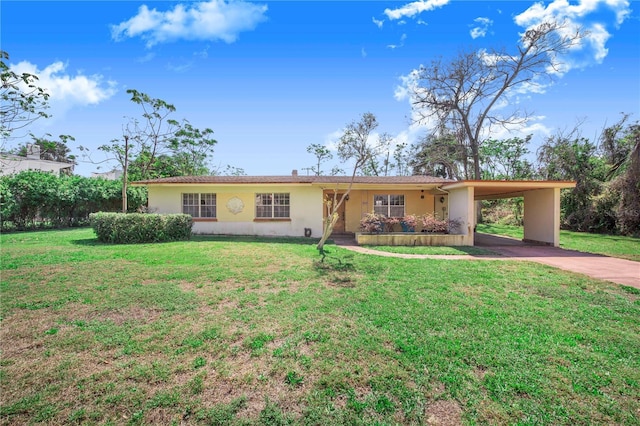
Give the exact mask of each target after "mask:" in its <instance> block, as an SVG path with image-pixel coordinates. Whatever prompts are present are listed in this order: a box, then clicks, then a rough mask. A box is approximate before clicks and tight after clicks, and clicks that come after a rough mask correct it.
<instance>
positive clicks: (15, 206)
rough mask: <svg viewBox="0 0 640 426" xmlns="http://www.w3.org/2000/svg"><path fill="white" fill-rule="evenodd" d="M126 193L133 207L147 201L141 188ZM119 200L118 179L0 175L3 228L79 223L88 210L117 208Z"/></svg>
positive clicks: (39, 173) (27, 172)
mask: <svg viewBox="0 0 640 426" xmlns="http://www.w3.org/2000/svg"><path fill="white" fill-rule="evenodd" d="M127 196H128V198H129V207H130V208H131V209H132V210H133V211H135V210H137V209H139V208H140V207H141V206H143V205H145V204H146V202H147V192H146V189H144V188H127ZM121 204H122V183H121V182H120V181H113V180H105V179H95V178H86V177H83V176H56V175H54V174H52V173H48V172H42V171H37V170H25V171H22V172H20V173H16V174H13V175H7V176H1V177H0V214H1V219H0V220H1V225H2V229H3V230H4V229H18V230H24V229H33V228H36V227H39V226H51V227H70V226H79V225H83V224H86V223H87V222H88V221H89V214H90V213H94V212H97V211H117V210H118V209H119V208H120V206H121Z"/></svg>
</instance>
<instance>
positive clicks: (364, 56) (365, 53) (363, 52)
mask: <svg viewBox="0 0 640 426" xmlns="http://www.w3.org/2000/svg"><path fill="white" fill-rule="evenodd" d="M360 56H362V57H363V58H366V57H367V51H366V50H364V47H363V48H362V49H361V50H360Z"/></svg>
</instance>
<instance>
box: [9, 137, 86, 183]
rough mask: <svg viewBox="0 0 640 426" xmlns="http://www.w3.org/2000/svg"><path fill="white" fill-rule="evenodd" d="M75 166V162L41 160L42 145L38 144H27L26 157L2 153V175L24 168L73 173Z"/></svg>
mask: <svg viewBox="0 0 640 426" xmlns="http://www.w3.org/2000/svg"><path fill="white" fill-rule="evenodd" d="M73 166H74V164H73V163H62V162H59V161H50V160H41V159H40V147H39V146H38V145H31V144H29V145H27V156H26V157H20V156H18V155H14V154H4V153H0V175H10V174H14V173H19V172H21V171H23V170H40V171H43V172H53V173H55V174H57V175H61V174H72V173H73Z"/></svg>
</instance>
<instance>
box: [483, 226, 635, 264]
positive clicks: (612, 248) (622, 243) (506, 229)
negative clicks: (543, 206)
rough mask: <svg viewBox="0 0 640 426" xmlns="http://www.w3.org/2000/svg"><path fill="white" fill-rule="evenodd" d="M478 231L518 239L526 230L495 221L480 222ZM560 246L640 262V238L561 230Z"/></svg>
mask: <svg viewBox="0 0 640 426" xmlns="http://www.w3.org/2000/svg"><path fill="white" fill-rule="evenodd" d="M477 231H478V232H484V233H487V234H496V235H506V236H507V237H512V238H517V239H522V236H523V232H524V231H523V228H522V227H521V226H510V225H499V224H495V223H491V224H478V226H477ZM560 247H562V248H565V249H569V250H577V251H581V252H585V253H594V254H602V255H605V256H611V257H619V258H621V259H629V260H635V261H637V262H640V238H633V237H624V236H621V235H606V234H590V233H588V232H573V231H565V230H561V231H560Z"/></svg>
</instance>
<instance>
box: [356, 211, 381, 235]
mask: <svg viewBox="0 0 640 426" xmlns="http://www.w3.org/2000/svg"><path fill="white" fill-rule="evenodd" d="M384 223H385V217H384V216H383V215H380V214H376V213H367V214H365V215H364V217H363V218H362V219H360V228H361V229H362V230H363V231H364V232H382V231H384Z"/></svg>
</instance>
